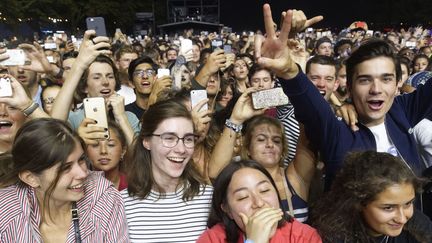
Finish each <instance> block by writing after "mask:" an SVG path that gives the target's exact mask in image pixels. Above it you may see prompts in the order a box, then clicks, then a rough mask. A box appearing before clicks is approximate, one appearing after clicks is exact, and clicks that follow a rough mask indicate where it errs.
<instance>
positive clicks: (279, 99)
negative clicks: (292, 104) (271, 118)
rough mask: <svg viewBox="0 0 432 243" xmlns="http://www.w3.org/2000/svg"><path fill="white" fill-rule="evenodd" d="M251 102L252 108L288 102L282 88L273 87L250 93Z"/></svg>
mask: <svg viewBox="0 0 432 243" xmlns="http://www.w3.org/2000/svg"><path fill="white" fill-rule="evenodd" d="M252 103H253V107H254V109H262V108H268V107H276V106H281V105H286V104H288V97H287V96H286V95H285V93H284V92H283V90H282V88H280V87H279V88H273V89H266V90H261V91H257V92H255V93H252Z"/></svg>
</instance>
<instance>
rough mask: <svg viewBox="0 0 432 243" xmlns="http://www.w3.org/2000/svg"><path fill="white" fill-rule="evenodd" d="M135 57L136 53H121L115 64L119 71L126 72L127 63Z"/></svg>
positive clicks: (136, 56)
mask: <svg viewBox="0 0 432 243" xmlns="http://www.w3.org/2000/svg"><path fill="white" fill-rule="evenodd" d="M137 58H138V54H136V53H133V52H129V53H124V54H123V55H121V57H120V59H119V60H117V66H118V69H119V71H120V72H126V73H127V71H128V68H129V64H130V63H131V62H132V61H133V60H135V59H137Z"/></svg>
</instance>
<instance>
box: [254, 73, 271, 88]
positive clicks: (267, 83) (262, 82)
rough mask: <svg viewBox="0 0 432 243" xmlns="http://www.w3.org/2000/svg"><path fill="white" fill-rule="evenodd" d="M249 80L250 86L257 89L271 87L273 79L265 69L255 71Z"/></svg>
mask: <svg viewBox="0 0 432 243" xmlns="http://www.w3.org/2000/svg"><path fill="white" fill-rule="evenodd" d="M249 82H250V85H251V86H252V87H255V88H258V89H271V88H273V87H274V81H273V80H272V78H271V75H270V73H269V72H268V71H267V70H260V71H258V72H255V73H254V74H253V75H252V77H251V80H250V81H249Z"/></svg>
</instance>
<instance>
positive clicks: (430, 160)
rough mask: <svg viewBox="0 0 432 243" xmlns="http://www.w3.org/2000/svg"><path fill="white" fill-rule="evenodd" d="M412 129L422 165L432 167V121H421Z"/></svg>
mask: <svg viewBox="0 0 432 243" xmlns="http://www.w3.org/2000/svg"><path fill="white" fill-rule="evenodd" d="M413 129H414V137H415V139H416V141H417V145H418V146H419V151H420V157H421V158H422V160H423V163H424V164H425V166H426V168H427V167H429V166H432V121H431V120H428V119H423V120H421V121H420V122H419V123H417V125H416V126H415V127H414V128H413Z"/></svg>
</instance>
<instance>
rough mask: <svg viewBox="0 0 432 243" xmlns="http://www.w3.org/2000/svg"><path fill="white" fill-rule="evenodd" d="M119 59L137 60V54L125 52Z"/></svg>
mask: <svg viewBox="0 0 432 243" xmlns="http://www.w3.org/2000/svg"><path fill="white" fill-rule="evenodd" d="M120 58H138V54H136V53H134V52H126V53H123V54H122V55H121V57H120Z"/></svg>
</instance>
